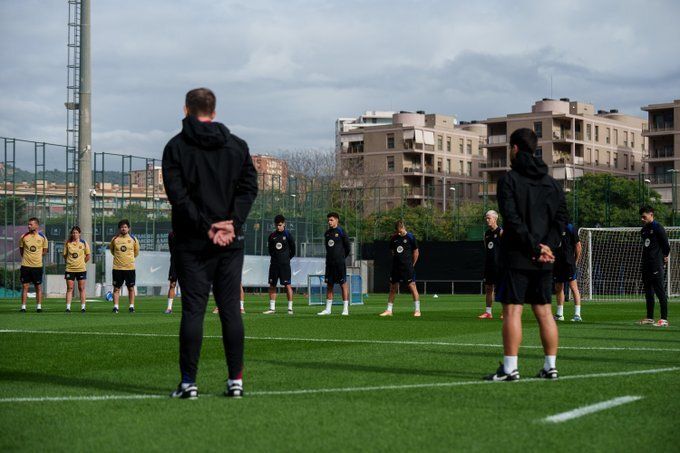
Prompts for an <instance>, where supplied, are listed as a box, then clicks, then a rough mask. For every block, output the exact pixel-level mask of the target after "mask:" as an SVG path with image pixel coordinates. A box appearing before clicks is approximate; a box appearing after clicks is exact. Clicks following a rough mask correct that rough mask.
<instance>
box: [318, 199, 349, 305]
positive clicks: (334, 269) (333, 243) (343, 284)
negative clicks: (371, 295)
mask: <svg viewBox="0 0 680 453" xmlns="http://www.w3.org/2000/svg"><path fill="white" fill-rule="evenodd" d="M326 218H327V219H328V229H327V230H326V232H325V233H324V235H323V239H324V243H325V246H326V273H325V276H324V278H325V280H326V308H325V309H324V310H322V311H320V312H319V313H317V314H318V315H320V316H326V315H330V314H331V309H332V307H333V286H335V285H340V288H341V290H342V315H343V316H348V315H349V287H348V286H347V265H346V264H345V259H346V258H347V257H348V256H349V252H350V243H349V237H347V233H345V230H343V229H342V228H341V227H340V226H339V225H338V224H339V223H340V214H338V213H337V212H330V213H328V215H327V216H326Z"/></svg>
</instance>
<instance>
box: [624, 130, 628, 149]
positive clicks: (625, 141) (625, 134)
mask: <svg viewBox="0 0 680 453" xmlns="http://www.w3.org/2000/svg"><path fill="white" fill-rule="evenodd" d="M623 146H628V131H623Z"/></svg>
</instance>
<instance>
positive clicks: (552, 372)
mask: <svg viewBox="0 0 680 453" xmlns="http://www.w3.org/2000/svg"><path fill="white" fill-rule="evenodd" d="M536 377H537V378H541V379H557V378H558V376H557V369H556V368H550V369H549V370H546V369H545V368H541V371H539V372H538V374H537V375H536Z"/></svg>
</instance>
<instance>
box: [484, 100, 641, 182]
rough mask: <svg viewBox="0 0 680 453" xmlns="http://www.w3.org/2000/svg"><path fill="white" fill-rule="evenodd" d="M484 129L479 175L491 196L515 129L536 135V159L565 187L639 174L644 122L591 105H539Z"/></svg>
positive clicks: (491, 120)
mask: <svg viewBox="0 0 680 453" xmlns="http://www.w3.org/2000/svg"><path fill="white" fill-rule="evenodd" d="M484 123H485V124H486V125H487V133H488V136H487V140H486V144H485V145H484V146H485V148H486V150H487V152H486V161H485V162H483V163H482V169H481V172H482V177H483V178H484V179H486V180H487V182H488V187H489V193H490V194H495V193H496V184H497V182H498V179H499V178H500V176H501V175H502V174H503V173H505V172H506V171H508V170H509V168H510V167H509V165H510V154H509V153H510V150H509V143H508V141H509V139H510V135H511V134H512V133H513V132H514V131H515V130H517V129H520V128H529V129H532V130H534V131H535V132H536V135H538V149H537V150H536V154H537V155H539V156H542V158H543V160H544V161H545V163H546V164H547V165H548V167H550V172H551V174H552V176H553V177H554V178H556V179H558V180H563V181H565V183H566V181H568V180H572V179H574V178H578V177H580V176H583V174H585V173H598V172H604V173H609V174H612V175H615V176H623V177H637V176H638V174H640V173H642V172H644V167H643V157H644V154H645V138H644V137H643V135H642V131H643V128H644V127H645V126H646V124H647V122H646V121H645V120H644V119H642V118H638V117H636V116H631V115H625V114H622V113H619V111H618V110H608V111H607V110H598V111H595V107H594V106H593V105H592V104H588V103H585V102H577V101H571V100H569V99H568V98H562V99H560V100H554V99H543V100H541V101H538V102H536V103H535V104H534V105H533V106H532V108H531V112H530V113H516V114H509V115H507V116H504V117H500V118H489V119H487V120H486V121H484Z"/></svg>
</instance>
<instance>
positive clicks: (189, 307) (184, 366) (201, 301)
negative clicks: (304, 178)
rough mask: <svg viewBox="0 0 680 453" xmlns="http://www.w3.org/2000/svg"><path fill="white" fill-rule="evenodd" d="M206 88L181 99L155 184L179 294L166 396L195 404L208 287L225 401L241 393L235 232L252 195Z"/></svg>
mask: <svg viewBox="0 0 680 453" xmlns="http://www.w3.org/2000/svg"><path fill="white" fill-rule="evenodd" d="M215 103H216V100H215V95H214V94H213V92H212V91H210V90H209V89H207V88H197V89H195V90H191V91H189V92H188V93H187V95H186V102H185V107H184V114H185V115H186V116H185V118H184V120H182V132H180V133H179V134H177V135H176V136H175V137H173V138H172V139H171V140H170V141H169V142H168V144H167V145H166V146H165V150H164V151H163V183H164V184H165V192H166V194H167V195H168V200H169V201H170V204H171V205H172V229H173V231H174V233H175V243H176V245H175V250H174V252H175V257H174V258H175V263H176V265H177V274H178V278H179V285H180V287H181V288H182V321H181V324H180V332H179V337H180V338H179V356H180V358H179V366H180V371H181V374H182V381H181V383H180V384H179V386H178V387H177V390H175V391H174V392H173V393H172V394H171V395H170V396H172V397H175V398H192V399H193V398H196V397H197V396H198V387H197V386H196V373H197V370H198V359H199V354H200V351H201V342H202V340H203V317H204V316H205V309H206V305H207V303H208V296H209V294H210V288H211V286H212V291H213V294H214V296H215V302H216V304H217V306H218V307H219V314H220V322H221V324H222V341H223V343H224V349H225V355H226V359H227V368H228V376H229V378H228V380H227V389H226V391H225V395H226V396H231V397H240V396H242V395H243V381H242V374H243V338H244V333H243V321H242V319H241V313H240V309H239V302H238V301H239V295H240V287H241V270H242V268H243V234H242V227H243V224H244V222H245V221H246V218H247V217H248V213H249V212H250V208H251V207H252V205H253V202H254V201H255V197H256V196H257V172H256V170H255V167H254V166H253V162H252V160H251V158H250V153H249V151H248V145H247V144H246V142H245V141H243V140H241V139H240V138H238V137H236V136H235V135H232V134H231V133H230V132H229V129H227V128H226V127H225V126H224V125H223V124H221V123H218V122H214V121H212V120H213V119H214V118H215Z"/></svg>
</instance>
